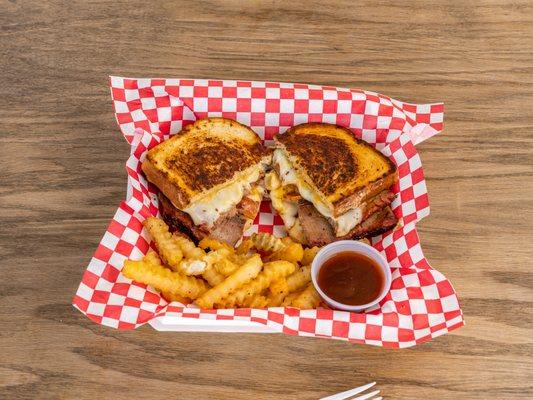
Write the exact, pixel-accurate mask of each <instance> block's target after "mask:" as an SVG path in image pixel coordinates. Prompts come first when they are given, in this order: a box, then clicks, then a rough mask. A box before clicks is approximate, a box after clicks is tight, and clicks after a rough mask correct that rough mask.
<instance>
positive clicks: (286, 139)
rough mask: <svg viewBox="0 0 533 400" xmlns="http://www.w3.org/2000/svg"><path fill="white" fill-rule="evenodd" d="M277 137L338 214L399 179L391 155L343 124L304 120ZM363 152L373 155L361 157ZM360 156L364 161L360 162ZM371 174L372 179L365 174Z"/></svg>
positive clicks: (295, 164) (301, 171) (297, 167)
mask: <svg viewBox="0 0 533 400" xmlns="http://www.w3.org/2000/svg"><path fill="white" fill-rule="evenodd" d="M275 139H276V141H277V143H278V144H281V148H283V149H284V150H285V151H286V152H287V154H288V155H289V156H290V158H291V161H292V162H293V165H294V167H295V168H296V169H297V170H298V171H299V173H301V174H303V175H304V177H305V175H307V177H306V178H307V179H306V181H307V182H308V184H310V185H311V186H312V187H314V188H315V189H316V190H317V191H318V192H319V193H320V194H321V196H322V197H323V199H324V200H325V201H326V202H330V204H331V208H332V210H331V211H332V213H333V215H334V216H335V217H338V216H340V215H342V214H344V213H345V212H347V211H349V210H351V209H353V208H355V207H357V206H359V205H360V204H362V203H363V202H365V201H366V200H368V199H370V198H371V197H373V196H375V195H376V194H378V193H379V192H381V191H383V190H386V189H389V188H390V187H391V186H392V185H394V183H395V182H396V181H397V179H398V176H397V175H398V174H397V168H396V165H395V164H394V163H393V162H392V161H391V160H390V159H388V158H387V157H385V156H384V155H382V154H381V153H380V152H379V151H377V150H376V149H374V147H372V146H371V145H370V144H368V143H367V142H365V141H364V140H360V139H358V138H356V137H355V136H354V134H353V133H352V132H351V131H350V130H349V129H346V128H344V127H342V126H339V125H333V124H323V123H307V124H301V125H297V126H294V127H292V128H290V129H289V130H288V131H287V132H285V133H283V134H280V135H277V136H276V137H275ZM362 153H364V154H367V155H369V156H364V154H363V156H364V157H358V154H362ZM360 158H361V159H362V160H363V161H364V165H359V159H360ZM369 159H371V160H370V161H369ZM371 161H373V162H371ZM373 164H374V165H373ZM368 175H371V176H372V179H363V178H362V177H363V176H368Z"/></svg>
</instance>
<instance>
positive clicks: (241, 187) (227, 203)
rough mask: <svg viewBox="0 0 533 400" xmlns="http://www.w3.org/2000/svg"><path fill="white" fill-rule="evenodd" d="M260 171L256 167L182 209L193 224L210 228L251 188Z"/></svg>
mask: <svg viewBox="0 0 533 400" xmlns="http://www.w3.org/2000/svg"><path fill="white" fill-rule="evenodd" d="M261 172H262V169H261V168H257V169H255V170H254V171H253V172H251V173H250V174H249V175H248V176H246V177H244V178H242V179H240V180H237V181H235V182H232V183H231V184H229V185H227V186H225V187H223V188H222V189H220V190H218V191H217V192H215V193H213V194H211V195H210V196H205V197H203V198H201V199H199V200H197V201H195V202H194V203H191V204H190V205H189V206H188V207H187V208H185V209H183V211H185V212H186V213H187V214H189V215H190V216H191V218H192V220H193V222H194V224H195V225H204V224H205V225H206V226H207V227H208V228H212V227H213V225H214V224H215V222H216V220H217V219H218V218H219V217H220V215H221V214H223V213H225V212H227V211H229V210H231V208H232V207H234V206H235V205H237V204H238V203H239V202H240V201H241V200H242V197H243V195H244V193H245V192H247V191H250V190H251V185H252V183H254V182H255V181H257V180H258V179H259V177H260V174H261ZM256 197H257V196H256Z"/></svg>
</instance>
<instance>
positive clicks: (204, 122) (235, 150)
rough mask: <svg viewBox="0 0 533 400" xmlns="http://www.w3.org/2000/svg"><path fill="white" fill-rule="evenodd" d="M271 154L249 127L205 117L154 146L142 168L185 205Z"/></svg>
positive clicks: (169, 195) (231, 121)
mask: <svg viewBox="0 0 533 400" xmlns="http://www.w3.org/2000/svg"><path fill="white" fill-rule="evenodd" d="M269 157H270V154H269V152H268V151H267V150H266V149H265V148H264V147H263V146H262V144H261V141H260V139H259V137H258V136H257V134H256V133H255V132H254V131H252V130H251V129H250V128H249V127H247V126H245V125H242V124H240V123H238V122H237V121H234V120H230V119H226V118H206V119H201V120H198V121H196V122H195V123H194V124H191V125H188V126H186V127H185V128H184V129H183V130H182V131H181V132H179V133H177V134H176V135H174V136H173V137H171V138H170V139H169V140H167V141H165V142H163V143H161V144H159V145H157V146H155V147H154V148H153V149H151V150H150V151H149V152H148V154H147V156H146V160H145V161H144V162H143V165H142V170H143V172H144V173H145V174H146V177H147V178H148V180H149V181H150V182H152V183H154V184H155V185H156V186H157V187H158V188H159V189H160V190H161V191H162V192H163V193H164V194H165V196H167V197H168V198H169V199H170V201H171V202H172V203H173V204H174V205H175V206H176V207H178V208H181V209H184V208H186V207H187V206H188V205H189V203H191V202H192V201H194V200H195V197H196V196H199V195H202V194H203V193H206V192H208V191H210V190H217V186H223V185H224V184H225V183H226V182H229V181H231V180H232V179H237V178H238V177H239V176H242V174H245V173H246V171H247V170H250V168H253V167H254V166H255V165H257V164H259V163H261V162H265V160H268V158H269Z"/></svg>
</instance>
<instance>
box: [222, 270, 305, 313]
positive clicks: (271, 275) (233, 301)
mask: <svg viewBox="0 0 533 400" xmlns="http://www.w3.org/2000/svg"><path fill="white" fill-rule="evenodd" d="M295 268H296V267H295V265H294V264H292V263H290V262H288V261H273V262H270V263H266V264H265V265H264V266H263V270H262V271H261V273H260V274H259V275H257V277H256V278H255V279H254V280H252V281H250V282H249V283H247V284H246V285H243V286H242V287H241V288H240V289H238V290H237V291H235V292H234V293H231V294H230V295H229V296H227V297H225V298H223V299H222V301H221V303H222V304H223V305H224V307H225V308H233V307H235V306H240V307H249V306H250V302H251V299H252V298H253V297H254V296H256V295H259V294H260V293H261V292H262V291H263V290H265V289H267V288H268V287H269V286H270V284H271V283H272V282H274V281H275V280H278V279H281V278H283V277H285V276H287V275H289V274H291V273H292V272H294V270H295Z"/></svg>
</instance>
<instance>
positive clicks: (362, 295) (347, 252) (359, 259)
mask: <svg viewBox="0 0 533 400" xmlns="http://www.w3.org/2000/svg"><path fill="white" fill-rule="evenodd" d="M311 279H312V281H313V285H314V286H315V288H316V290H317V292H318V293H319V294H320V296H321V297H322V299H323V300H324V301H325V302H326V303H327V304H328V305H329V306H330V307H332V308H334V309H337V310H344V311H364V310H366V309H368V308H371V307H373V306H375V305H376V304H378V303H379V302H380V301H381V300H382V299H383V298H384V297H385V295H386V294H387V293H388V292H389V290H390V285H391V280H392V279H391V271H390V267H389V264H388V263H387V260H386V259H385V258H384V257H383V256H382V255H381V254H380V253H379V252H378V251H377V250H376V249H374V248H373V247H372V246H369V245H367V244H365V243H362V242H358V241H356V240H340V241H338V242H333V243H330V244H328V245H326V246H324V247H323V248H322V249H320V251H319V252H318V253H317V255H316V256H315V258H314V260H313V263H312V264H311Z"/></svg>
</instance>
